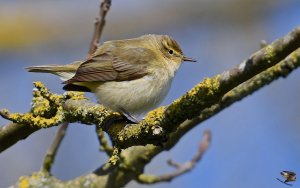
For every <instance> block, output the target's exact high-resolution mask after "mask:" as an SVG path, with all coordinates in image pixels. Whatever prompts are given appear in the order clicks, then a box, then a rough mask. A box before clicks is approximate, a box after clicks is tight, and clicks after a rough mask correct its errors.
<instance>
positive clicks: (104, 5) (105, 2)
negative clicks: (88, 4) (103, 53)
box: [87, 0, 111, 59]
mask: <svg viewBox="0 0 300 188" xmlns="http://www.w3.org/2000/svg"><path fill="white" fill-rule="evenodd" d="M110 6H111V0H102V2H101V4H100V12H99V17H97V18H95V27H94V33H93V37H92V41H91V43H90V49H89V52H88V56H87V59H89V58H91V56H92V54H93V53H94V52H95V51H96V49H97V46H98V44H99V41H100V37H101V34H102V31H103V28H104V25H105V16H106V14H107V12H108V11H109V8H110Z"/></svg>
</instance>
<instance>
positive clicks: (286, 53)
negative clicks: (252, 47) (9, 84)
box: [0, 27, 300, 187]
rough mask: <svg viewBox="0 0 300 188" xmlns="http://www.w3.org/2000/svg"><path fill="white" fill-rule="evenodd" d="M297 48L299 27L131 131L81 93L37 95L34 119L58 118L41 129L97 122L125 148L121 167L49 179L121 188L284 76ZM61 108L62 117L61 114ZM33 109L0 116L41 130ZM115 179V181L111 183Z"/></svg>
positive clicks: (296, 60)
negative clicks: (202, 125)
mask: <svg viewBox="0 0 300 188" xmlns="http://www.w3.org/2000/svg"><path fill="white" fill-rule="evenodd" d="M299 48H300V28H299V27H298V28H296V29H295V30H294V31H293V32H291V33H289V34H288V35H286V36H285V37H283V38H281V39H279V40H277V41H275V42H273V43H272V44H270V45H267V46H266V47H265V48H263V49H261V50H259V51H258V52H256V53H254V54H253V55H252V56H251V57H250V58H249V59H247V60H246V61H244V62H243V63H241V64H240V65H239V66H237V67H235V68H233V69H232V70H230V71H226V72H224V73H222V74H221V75H217V76H215V77H213V78H207V79H205V80H204V81H203V82H201V83H199V84H197V85H196V86H195V87H194V88H193V89H192V90H190V91H189V92H187V93H186V94H185V95H184V96H182V97H181V98H179V99H177V100H175V101H174V102H173V103H172V104H171V105H170V106H168V107H160V108H158V109H156V110H154V111H151V112H149V114H148V115H147V116H146V118H145V120H143V121H142V122H140V124H137V125H134V126H129V127H128V126H126V127H125V124H126V121H124V119H123V118H122V116H120V114H118V113H114V112H111V111H109V110H107V109H105V108H104V107H102V106H101V105H98V104H93V103H91V102H89V101H88V100H87V99H85V98H84V97H83V96H82V95H77V94H74V93H70V94H67V95H64V96H60V97H59V100H52V99H51V97H50V98H49V97H46V95H43V94H40V95H39V96H38V97H40V98H39V100H37V101H36V102H35V103H36V104H38V106H39V105H41V106H42V107H43V106H45V108H41V106H39V108H40V110H39V111H40V112H41V114H42V115H40V116H39V117H38V118H40V119H41V120H44V119H51V118H53V117H57V116H59V117H60V118H56V120H51V121H50V122H51V123H49V124H48V123H45V124H43V125H44V126H43V127H49V126H55V125H57V124H55V123H53V122H55V121H57V122H61V121H68V122H74V121H80V122H82V123H85V124H96V125H97V126H99V127H101V128H102V129H103V130H104V131H106V132H107V133H108V134H109V136H110V138H111V139H112V141H113V144H114V147H115V149H118V150H119V149H123V151H122V152H121V154H118V155H120V156H119V159H120V161H119V163H118V164H119V165H117V166H115V167H113V168H112V170H109V171H107V172H106V173H104V174H101V175H100V176H95V175H94V174H88V175H86V176H82V177H79V178H77V179H74V180H72V181H69V182H60V181H58V180H57V179H55V178H53V177H51V178H49V181H50V180H53V179H54V180H55V183H58V184H60V185H64V186H67V185H74V183H78V184H77V185H83V183H86V181H87V180H89V181H90V183H91V186H90V187H96V186H92V185H95V184H93V183H96V182H99V181H100V180H101V181H105V182H107V184H105V185H104V184H102V185H103V187H108V186H115V187H120V186H123V185H125V184H126V183H128V182H129V181H130V180H133V179H137V177H138V175H140V174H142V172H143V170H144V167H145V165H146V164H148V163H149V162H150V161H151V159H152V158H153V157H154V156H156V155H157V154H158V153H160V152H161V151H163V150H168V149H170V148H171V147H173V146H174V145H175V144H176V143H177V141H178V140H179V139H180V138H181V137H182V136H183V135H184V134H185V133H187V132H188V131H189V130H190V129H191V128H193V127H195V126H196V125H197V124H198V123H199V122H202V121H204V120H205V119H207V118H209V117H211V116H213V115H214V114H216V113H218V112H220V111H221V110H223V109H225V108H226V107H227V106H229V105H231V104H233V103H234V102H236V101H239V100H241V99H242V98H244V97H245V96H247V95H249V94H251V93H253V92H254V91H257V90H258V89H260V88H262V87H263V86H265V85H266V84H269V83H270V82H272V81H274V80H276V79H277V78H279V77H285V76H287V75H288V74H289V73H290V72H292V71H293V70H295V69H296V68H297V67H299V65H300V50H299ZM41 88H42V87H41ZM40 90H41V89H39V90H38V91H40ZM76 95H77V96H79V97H76ZM53 96H56V95H53ZM45 100H47V101H48V102H49V103H50V102H53V103H54V104H58V105H52V106H53V107H52V106H50V109H49V105H48V104H47V103H48V102H45ZM55 101H57V103H56V102H55ZM60 107H61V108H62V110H61V111H62V112H63V113H61V111H60V110H59V108H60ZM52 108H53V109H52ZM41 109H45V110H41ZM34 111H35V110H34V109H33V110H31V112H29V113H27V114H23V115H22V114H18V115H16V114H9V113H7V111H2V112H1V115H2V116H4V117H5V118H8V119H10V120H12V121H14V122H19V123H21V122H22V123H24V124H27V125H28V127H31V128H32V127H35V129H39V128H41V126H40V125H39V124H38V123H37V121H32V120H29V119H28V114H30V113H31V116H32V117H35V118H37V117H36V116H37V115H38V114H37V113H35V112H34ZM47 121H48V120H47ZM15 125H16V124H15ZM108 125H110V126H108ZM36 126H38V127H36ZM6 128H8V129H11V126H7V127H5V129H6ZM6 134H9V135H11V134H12V133H11V132H10V131H7V129H6V132H5V131H3V132H2V129H1V132H0V140H1V139H2V138H3V137H5V135H6ZM3 135H4V136H3ZM1 137H2V138H1ZM20 139H21V138H20ZM164 141H165V142H164ZM0 143H1V142H0ZM149 144H155V145H159V146H154V145H149ZM131 146H135V147H131ZM141 146H144V147H141ZM162 146H163V147H162ZM129 147H131V148H129ZM126 148H128V149H126ZM114 151H115V150H114ZM116 151H117V150H116ZM114 157H117V156H114ZM38 174H39V175H45V174H41V173H38ZM35 175H36V174H34V175H33V176H30V177H23V179H20V181H19V182H18V183H17V185H19V183H22V182H23V181H25V180H26V181H28V179H31V178H33V177H34V176H35ZM116 177H117V178H118V181H115V178H116ZM112 181H113V182H112ZM53 185H54V184H53ZM97 187H98V186H97Z"/></svg>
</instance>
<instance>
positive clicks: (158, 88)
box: [26, 35, 195, 117]
mask: <svg viewBox="0 0 300 188" xmlns="http://www.w3.org/2000/svg"><path fill="white" fill-rule="evenodd" d="M183 61H190V62H195V60H193V59H191V58H188V57H186V56H184V54H183V52H182V50H181V48H180V46H179V45H178V43H177V42H176V41H175V40H174V39H172V38H171V37H170V36H168V35H143V36H141V37H138V38H133V39H125V40H114V41H108V42H105V43H104V44H103V45H101V46H99V47H98V49H97V50H96V52H95V53H94V54H93V55H92V57H91V58H89V59H87V60H85V61H78V62H74V63H72V64H67V65H42V66H33V67H28V68H26V69H27V70H28V71H29V72H42V73H52V74H55V75H58V76H59V77H60V78H61V79H62V80H63V81H64V82H63V84H65V86H64V87H63V89H64V90H67V91H85V92H93V93H95V95H96V97H97V99H98V101H99V103H100V104H103V105H104V106H106V107H108V108H110V109H111V110H114V111H118V112H121V113H123V114H125V115H127V116H129V117H133V116H131V115H140V114H141V113H144V112H146V111H149V110H151V109H153V108H155V107H156V106H158V105H159V104H160V103H161V102H162V100H163V99H164V98H165V96H166V95H167V93H168V91H169V89H170V86H171V83H172V80H173V78H174V76H175V73H176V71H177V70H178V68H179V67H180V65H181V63H182V62H183Z"/></svg>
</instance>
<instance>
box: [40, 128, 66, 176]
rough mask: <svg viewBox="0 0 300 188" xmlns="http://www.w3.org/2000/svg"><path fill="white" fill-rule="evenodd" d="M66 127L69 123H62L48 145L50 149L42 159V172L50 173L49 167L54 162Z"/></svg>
mask: <svg viewBox="0 0 300 188" xmlns="http://www.w3.org/2000/svg"><path fill="white" fill-rule="evenodd" d="M68 125H69V123H67V122H65V123H62V124H61V126H60V127H59V129H58V131H57V132H56V135H55V137H54V139H53V142H52V144H51V145H50V147H49V148H48V151H47V153H46V156H45V157H44V161H43V166H42V170H44V171H47V172H49V173H50V172H51V167H52V165H53V162H54V160H55V156H56V153H57V150H58V148H59V146H60V144H61V141H62V140H63V138H64V136H65V133H66V131H67V128H68Z"/></svg>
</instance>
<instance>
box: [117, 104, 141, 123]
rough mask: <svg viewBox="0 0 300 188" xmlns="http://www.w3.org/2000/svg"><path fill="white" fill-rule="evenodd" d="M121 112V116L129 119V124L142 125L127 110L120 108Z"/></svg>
mask: <svg viewBox="0 0 300 188" xmlns="http://www.w3.org/2000/svg"><path fill="white" fill-rule="evenodd" d="M119 111H120V112H121V114H122V115H123V116H124V117H125V118H126V119H127V121H128V123H129V124H138V123H140V121H139V120H138V119H137V118H136V117H134V116H133V115H131V114H130V113H129V112H128V111H127V110H125V109H124V108H122V107H119Z"/></svg>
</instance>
